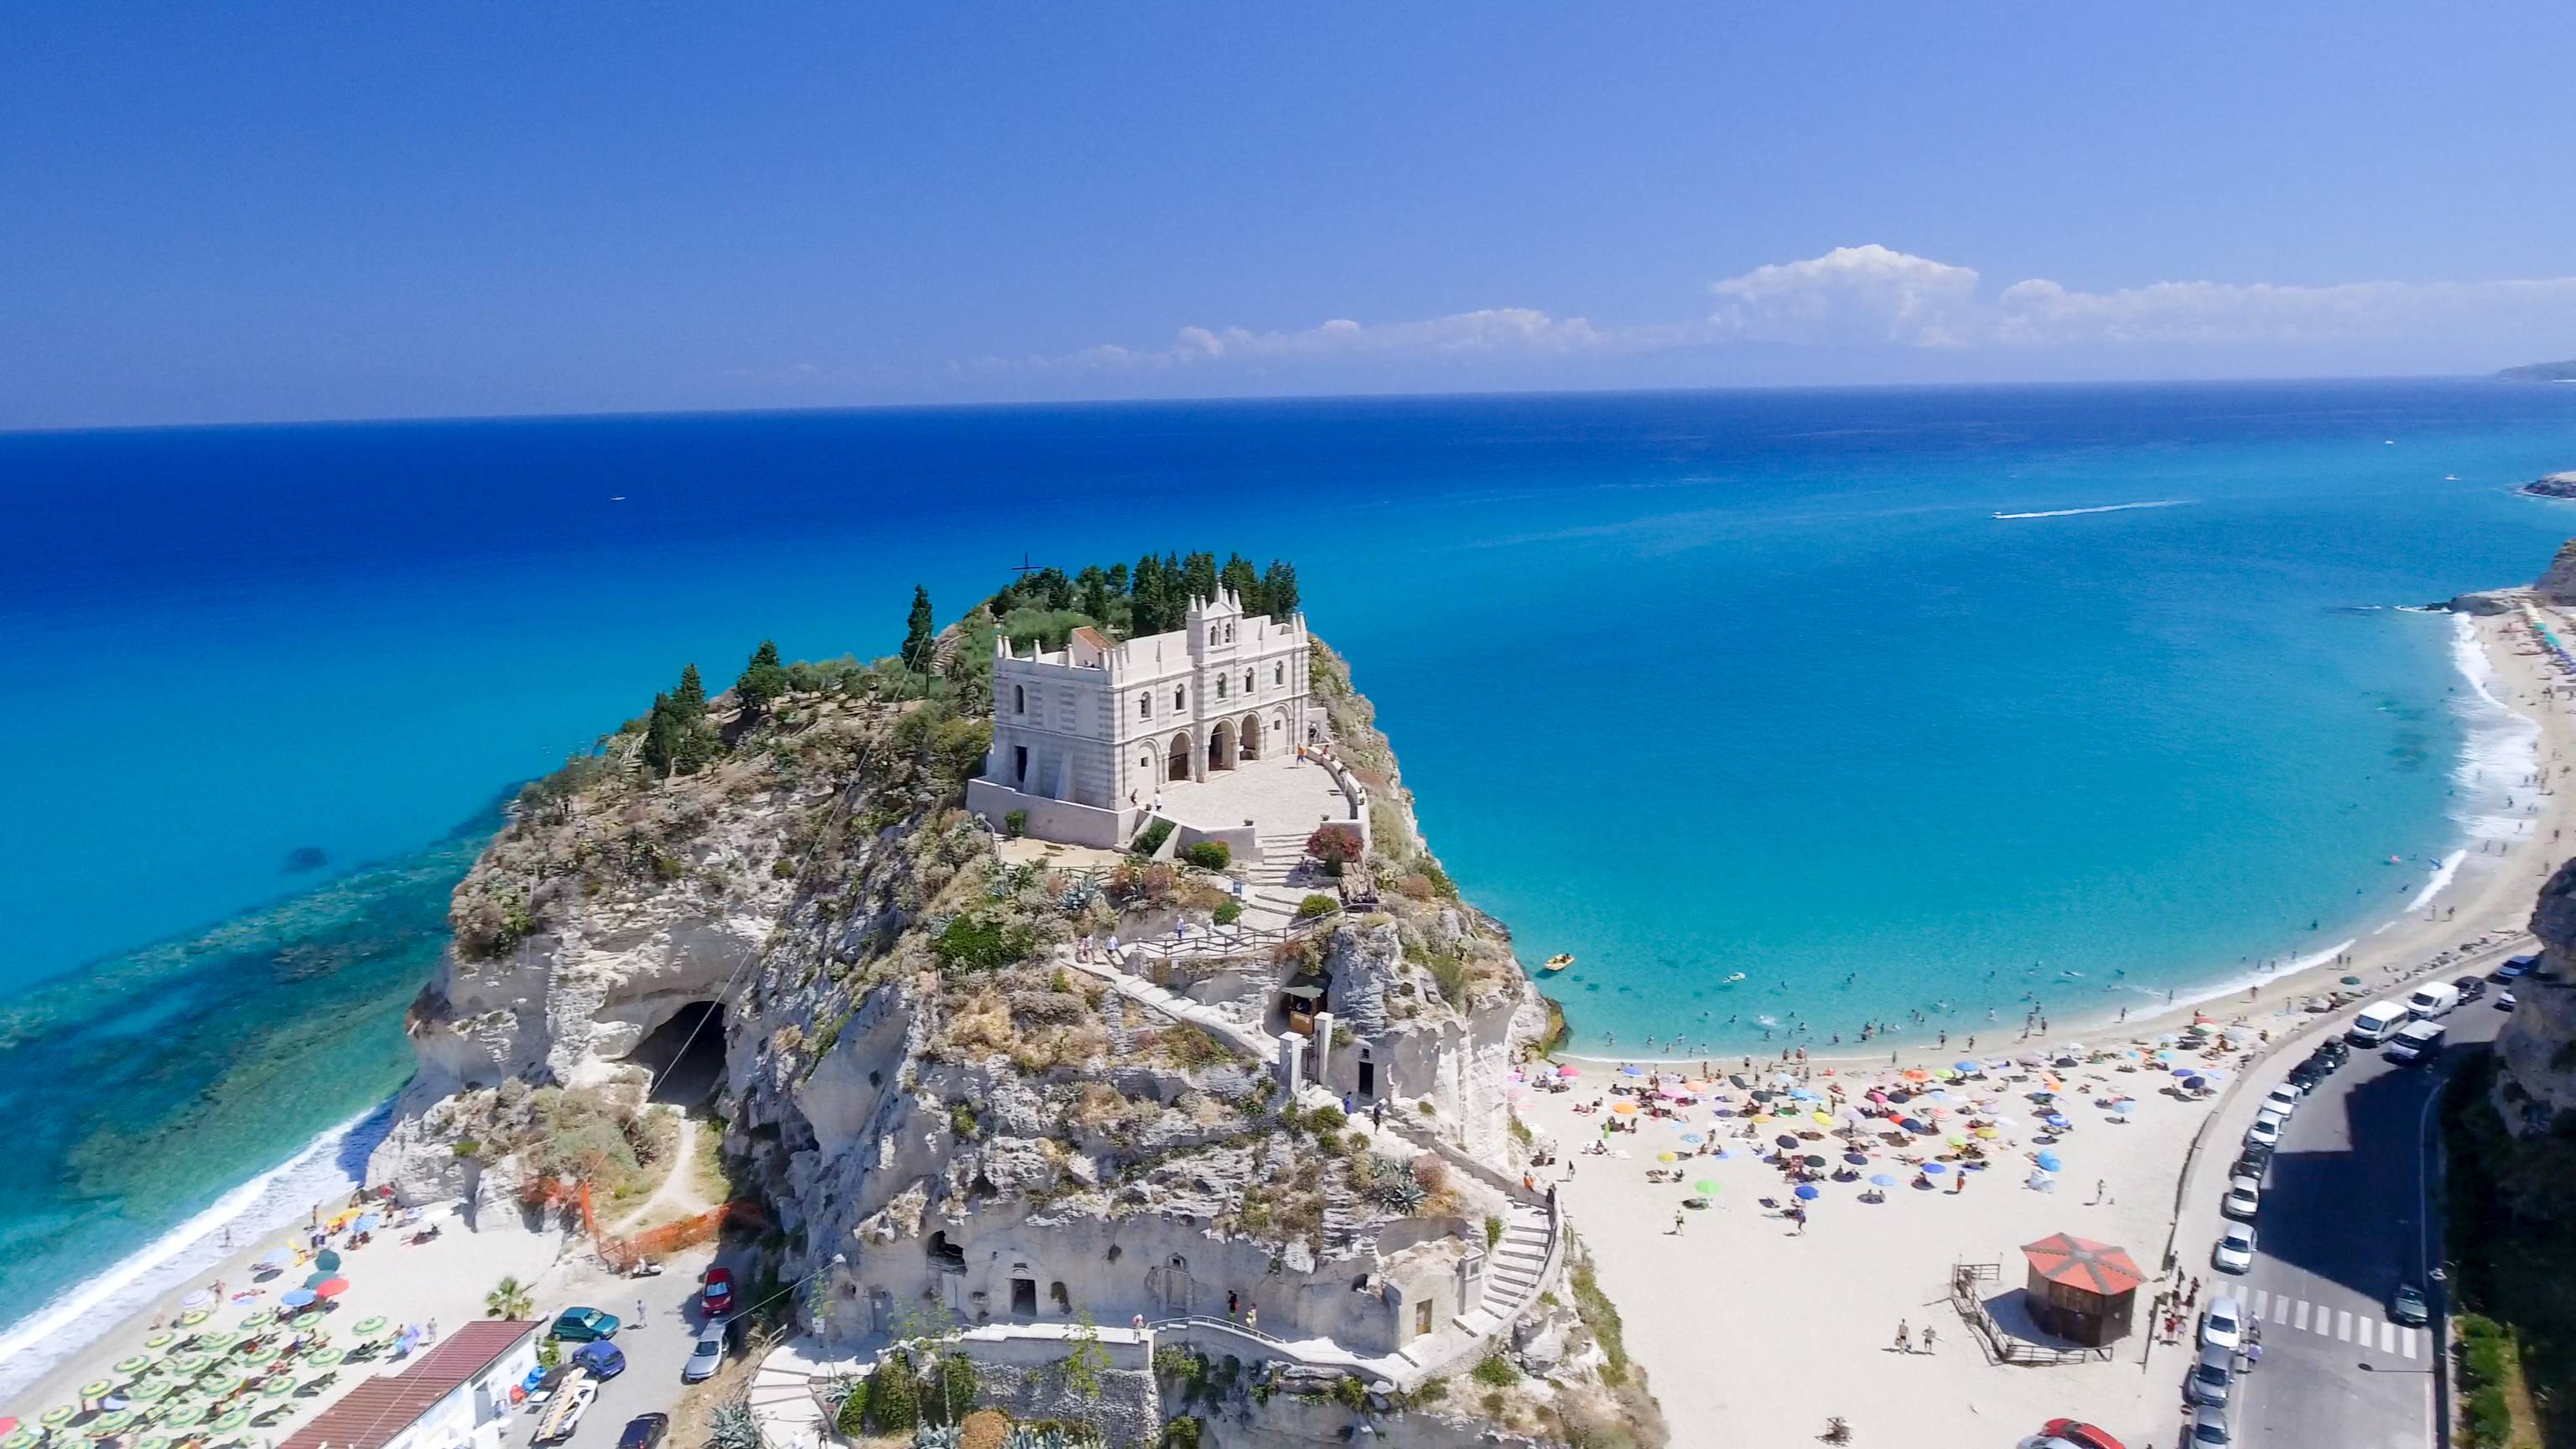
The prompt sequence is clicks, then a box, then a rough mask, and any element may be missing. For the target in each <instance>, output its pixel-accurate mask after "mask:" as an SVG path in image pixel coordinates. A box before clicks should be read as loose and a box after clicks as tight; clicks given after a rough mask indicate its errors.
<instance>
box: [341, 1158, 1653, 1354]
mask: <svg viewBox="0 0 2576 1449" xmlns="http://www.w3.org/2000/svg"><path fill="white" fill-rule="evenodd" d="M1682 1140H1683V1141H1684V1142H1697V1141H1698V1140H1699V1138H1697V1137H1695V1136H1693V1137H1685V1138H1683V1139H1682ZM384 1329H385V1316H384V1315H383V1314H381V1313H379V1314H376V1315H374V1316H372V1317H368V1318H361V1319H359V1320H358V1323H357V1326H356V1327H354V1328H352V1329H350V1330H349V1331H350V1332H351V1333H354V1334H356V1335H358V1336H359V1337H360V1338H370V1337H373V1336H374V1335H376V1334H379V1333H382V1332H384Z"/></svg>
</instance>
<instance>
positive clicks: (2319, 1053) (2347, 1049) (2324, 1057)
mask: <svg viewBox="0 0 2576 1449" xmlns="http://www.w3.org/2000/svg"><path fill="white" fill-rule="evenodd" d="M2308 1060H2310V1061H2312V1062H2323V1063H2325V1064H2326V1067H2327V1069H2328V1070H2330V1071H2331V1070H2341V1069H2342V1067H2343V1064H2344V1063H2346V1062H2348V1061H2351V1060H2352V1043H2350V1042H2348V1041H2345V1040H2344V1039H2343V1038H2342V1037H2339V1036H2330V1037H2327V1038H2326V1039H2325V1040H2324V1041H2321V1042H2318V1043H2317V1049H2316V1050H2315V1051H2312V1052H2310V1053H2308Z"/></svg>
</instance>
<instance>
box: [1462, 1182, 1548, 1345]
mask: <svg viewBox="0 0 2576 1449" xmlns="http://www.w3.org/2000/svg"><path fill="white" fill-rule="evenodd" d="M1546 1267H1547V1210H1546V1209H1545V1208H1536V1207H1531V1206H1529V1205H1528V1204H1526V1203H1514V1204H1512V1208H1511V1212H1510V1213H1509V1214H1508V1215H1507V1216H1506V1217H1505V1218H1504V1220H1503V1238H1502V1241H1501V1242H1499V1243H1496V1244H1495V1245H1494V1248H1493V1252H1492V1253H1491V1254H1490V1255H1488V1256H1487V1258H1486V1259H1485V1288H1484V1292H1483V1293H1482V1294H1481V1295H1480V1296H1479V1297H1478V1298H1477V1300H1476V1306H1475V1307H1473V1308H1470V1309H1468V1310H1467V1311H1466V1312H1464V1313H1461V1314H1459V1315H1458V1316H1457V1317H1456V1318H1453V1319H1451V1320H1449V1321H1450V1322H1451V1323H1454V1324H1456V1325H1457V1326H1458V1327H1460V1328H1463V1329H1465V1330H1466V1331H1467V1332H1468V1333H1470V1334H1472V1335H1474V1336H1475V1337H1478V1338H1482V1337H1484V1336H1485V1335H1486V1334H1489V1333H1492V1332H1493V1331H1495V1330H1496V1329H1498V1328H1500V1327H1502V1326H1503V1325H1504V1324H1506V1323H1509V1322H1511V1321H1512V1320H1513V1319H1515V1318H1518V1317H1519V1316H1520V1314H1521V1310H1523V1309H1525V1308H1527V1307H1528V1306H1529V1301H1530V1299H1531V1298H1533V1297H1535V1296H1537V1294H1538V1287H1539V1284H1538V1280H1539V1274H1540V1273H1542V1272H1544V1271H1545V1270H1546Z"/></svg>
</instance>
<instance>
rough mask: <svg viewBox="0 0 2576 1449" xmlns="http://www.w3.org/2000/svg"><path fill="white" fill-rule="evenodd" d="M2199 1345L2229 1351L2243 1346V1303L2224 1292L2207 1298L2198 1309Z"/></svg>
mask: <svg viewBox="0 0 2576 1449" xmlns="http://www.w3.org/2000/svg"><path fill="white" fill-rule="evenodd" d="M2200 1346H2201V1347H2203V1348H2223V1349H2226V1350H2227V1351H2228V1352H2230V1353H2234V1352H2235V1351H2236V1350H2238V1349H2240V1348H2243V1347H2244V1346H2245V1305H2244V1304H2242V1303H2239V1302H2237V1301H2236V1300H2235V1299H2234V1298H2231V1297H2229V1296H2227V1295H2226V1294H2223V1293H2222V1294H2220V1295H2218V1296H2217V1297H2214V1298H2212V1299H2210V1300H2209V1306H2208V1307H2207V1308H2204V1309H2202V1310H2201V1311H2200Z"/></svg>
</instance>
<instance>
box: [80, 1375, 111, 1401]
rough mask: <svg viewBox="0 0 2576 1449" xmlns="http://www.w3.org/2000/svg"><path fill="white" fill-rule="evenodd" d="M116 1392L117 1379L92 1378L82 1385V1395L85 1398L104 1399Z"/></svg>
mask: <svg viewBox="0 0 2576 1449" xmlns="http://www.w3.org/2000/svg"><path fill="white" fill-rule="evenodd" d="M115 1392H116V1380H114V1379H91V1380H90V1381H89V1382H88V1383H85V1384H83V1385H81V1386H80V1396H81V1397H82V1398H84V1399H103V1398H106V1397H107V1396H108V1395H110V1394H112V1393H115Z"/></svg>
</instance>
